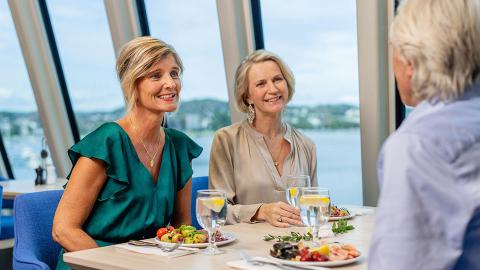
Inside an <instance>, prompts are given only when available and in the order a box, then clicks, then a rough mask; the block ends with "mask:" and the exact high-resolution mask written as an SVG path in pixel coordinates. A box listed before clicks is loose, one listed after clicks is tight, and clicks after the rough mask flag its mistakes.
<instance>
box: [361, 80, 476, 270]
mask: <svg viewBox="0 0 480 270" xmlns="http://www.w3.org/2000/svg"><path fill="white" fill-rule="evenodd" d="M378 176H379V184H380V189H381V192H380V199H379V205H378V209H377V216H376V221H375V228H374V234H373V240H372V245H371V247H370V255H369V264H368V268H369V269H372V270H377V269H381V270H384V269H388V270H396V269H399V270H400V269H402V270H403V269H480V84H479V83H477V84H476V85H474V86H473V87H472V88H471V89H469V90H467V91H465V93H464V94H463V96H462V97H460V98H459V99H457V100H455V101H453V102H449V103H442V102H437V103H433V104H432V103H429V102H426V101H424V102H421V103H420V104H419V105H418V106H417V108H416V109H414V110H413V111H412V112H411V113H410V115H409V116H408V118H407V119H405V121H404V123H402V125H401V127H400V128H399V129H398V130H397V131H396V132H395V133H393V134H392V135H391V136H390V137H389V138H388V140H387V141H386V142H385V144H384V146H383V148H382V151H381V152H380V157H379V162H378Z"/></svg>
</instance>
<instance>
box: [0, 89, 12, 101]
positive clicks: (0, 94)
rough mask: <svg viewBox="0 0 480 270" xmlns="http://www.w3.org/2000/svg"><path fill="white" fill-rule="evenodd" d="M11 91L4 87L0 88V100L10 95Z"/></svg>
mask: <svg viewBox="0 0 480 270" xmlns="http://www.w3.org/2000/svg"><path fill="white" fill-rule="evenodd" d="M12 94H13V91H11V90H9V89H5V88H0V100H2V99H7V98H10V97H12Z"/></svg>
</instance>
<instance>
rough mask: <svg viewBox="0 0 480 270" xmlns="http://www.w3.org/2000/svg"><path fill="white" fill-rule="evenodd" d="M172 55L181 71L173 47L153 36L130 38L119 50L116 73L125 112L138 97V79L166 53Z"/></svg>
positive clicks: (132, 106)
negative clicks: (121, 91)
mask: <svg viewBox="0 0 480 270" xmlns="http://www.w3.org/2000/svg"><path fill="white" fill-rule="evenodd" d="M169 54H171V55H173V57H174V58H175V61H176V62H177V64H178V66H179V67H180V73H181V72H183V64H182V60H181V59H180V56H178V54H177V52H176V51H175V49H174V48H173V47H172V46H171V45H169V44H167V43H165V42H163V41H161V40H159V39H156V38H153V37H148V36H145V37H138V38H135V39H132V40H131V41H129V42H128V43H126V44H125V45H123V47H122V49H121V50H120V55H119V56H118V58H117V65H116V67H117V75H118V78H119V80H120V84H121V87H122V90H123V97H124V99H125V103H126V104H127V112H129V111H131V110H132V109H133V108H134V107H135V104H136V101H137V98H138V91H137V90H138V89H137V83H138V80H139V79H141V78H142V77H144V76H146V75H147V74H148V72H149V70H150V69H151V68H152V67H153V66H154V65H155V64H156V63H158V62H159V61H160V60H162V59H164V58H165V57H166V56H167V55H169Z"/></svg>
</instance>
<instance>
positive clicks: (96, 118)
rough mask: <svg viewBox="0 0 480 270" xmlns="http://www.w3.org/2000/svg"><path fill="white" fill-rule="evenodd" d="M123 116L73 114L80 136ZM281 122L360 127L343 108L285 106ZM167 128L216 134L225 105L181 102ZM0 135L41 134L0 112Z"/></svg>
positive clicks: (35, 124) (32, 115) (31, 117)
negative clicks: (213, 132)
mask: <svg viewBox="0 0 480 270" xmlns="http://www.w3.org/2000/svg"><path fill="white" fill-rule="evenodd" d="M123 115H124V108H118V109H115V110H113V111H110V112H77V113H76V114H75V117H76V120H77V123H78V126H79V129H80V134H82V135H85V134H87V133H88V132H91V131H92V130H93V129H95V128H96V127H98V126H100V125H101V124H102V123H105V122H110V121H115V120H117V119H119V118H121V117H122V116H123ZM284 119H285V121H287V122H288V123H290V124H291V125H292V126H294V127H297V128H302V129H339V128H354V127H358V126H359V123H360V117H359V110H358V107H356V106H353V105H346V104H332V105H316V106H298V105H296V106H295V105H289V106H288V107H287V110H286V111H285V113H284ZM167 123H168V125H169V127H173V128H177V129H180V130H191V131H194V130H199V131H200V130H217V129H219V128H221V127H224V126H227V125H230V112H229V110H228V103H227V102H225V101H220V100H215V99H198V100H191V101H182V102H181V103H180V108H179V110H178V111H177V112H174V113H169V114H168V115H167ZM0 131H1V132H2V134H3V135H7V136H8V135H12V136H15V135H28V134H41V133H42V132H41V125H40V121H39V118H38V114H37V113H36V112H27V113H17V112H0Z"/></svg>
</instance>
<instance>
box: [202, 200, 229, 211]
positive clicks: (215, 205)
mask: <svg viewBox="0 0 480 270" xmlns="http://www.w3.org/2000/svg"><path fill="white" fill-rule="evenodd" d="M202 203H203V205H205V206H206V207H207V208H208V209H210V210H213V211H215V212H220V211H222V208H223V206H224V205H225V199H223V198H221V197H211V198H205V199H202Z"/></svg>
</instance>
